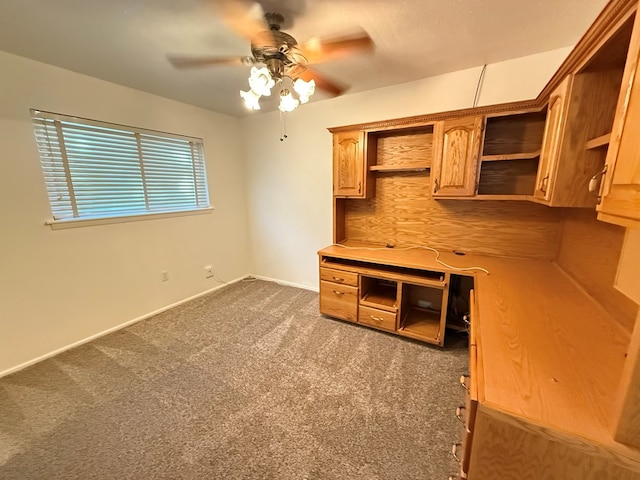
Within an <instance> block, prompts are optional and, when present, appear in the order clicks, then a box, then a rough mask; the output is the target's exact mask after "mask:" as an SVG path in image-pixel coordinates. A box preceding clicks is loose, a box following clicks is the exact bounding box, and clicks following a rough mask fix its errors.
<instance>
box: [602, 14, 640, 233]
mask: <svg viewBox="0 0 640 480" xmlns="http://www.w3.org/2000/svg"><path fill="white" fill-rule="evenodd" d="M638 75H640V15H637V14H636V19H635V26H634V30H633V36H632V38H631V43H630V46H629V52H628V56H627V62H626V66H625V71H624V76H623V80H622V89H621V90H620V97H619V100H618V106H617V107H618V108H617V112H616V119H615V122H614V125H613V131H612V135H611V143H610V145H609V151H608V153H607V158H606V165H607V170H606V173H605V177H604V182H603V186H602V192H601V196H602V198H601V202H600V204H599V205H598V207H597V210H598V212H599V214H598V219H600V220H603V221H606V222H610V223H615V224H618V225H622V226H628V227H632V228H638V227H640V130H639V129H638V126H639V125H640V80H639V79H638Z"/></svg>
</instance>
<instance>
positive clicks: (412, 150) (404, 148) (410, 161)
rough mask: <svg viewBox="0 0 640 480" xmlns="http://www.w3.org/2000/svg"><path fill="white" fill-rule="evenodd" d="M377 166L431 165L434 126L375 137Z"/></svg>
mask: <svg viewBox="0 0 640 480" xmlns="http://www.w3.org/2000/svg"><path fill="white" fill-rule="evenodd" d="M375 137H376V145H377V147H376V150H377V165H379V166H382V165H383V166H396V167H411V166H412V165H416V166H425V165H431V160H432V158H433V125H430V126H429V127H428V128H426V129H425V130H422V131H421V130H410V131H408V132H405V131H394V132H389V133H386V134H384V135H383V134H379V135H375Z"/></svg>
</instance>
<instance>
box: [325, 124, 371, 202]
mask: <svg viewBox="0 0 640 480" xmlns="http://www.w3.org/2000/svg"><path fill="white" fill-rule="evenodd" d="M366 142H367V134H366V132H364V131H351V132H340V133H336V134H334V135H333V194H334V195H335V196H337V197H355V198H366V197H369V196H371V194H372V193H373V192H372V187H373V185H372V184H371V185H370V183H372V182H369V181H368V180H369V173H368V165H369V164H368V161H367V144H366Z"/></svg>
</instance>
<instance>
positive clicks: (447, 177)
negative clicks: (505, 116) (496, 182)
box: [431, 116, 483, 197]
mask: <svg viewBox="0 0 640 480" xmlns="http://www.w3.org/2000/svg"><path fill="white" fill-rule="evenodd" d="M482 123H483V119H482V117H479V116H478V117H469V118H461V119H453V120H444V121H442V122H438V123H436V125H435V139H434V156H433V166H432V171H431V182H432V185H433V196H434V197H448V196H449V197H452V196H453V197H462V196H473V195H474V194H475V190H476V171H477V168H478V154H479V152H480V140H481V137H482Z"/></svg>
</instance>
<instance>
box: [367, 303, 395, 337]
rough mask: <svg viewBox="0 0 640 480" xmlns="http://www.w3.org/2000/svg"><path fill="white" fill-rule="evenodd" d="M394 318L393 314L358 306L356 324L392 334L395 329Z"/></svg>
mask: <svg viewBox="0 0 640 480" xmlns="http://www.w3.org/2000/svg"><path fill="white" fill-rule="evenodd" d="M396 316H397V315H396V313H394V312H386V311H384V310H378V309H376V308H371V307H365V306H363V305H360V309H359V311H358V323H362V324H363V325H369V326H371V327H376V328H382V329H383V330H389V331H392V332H393V331H394V330H395V329H396Z"/></svg>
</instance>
